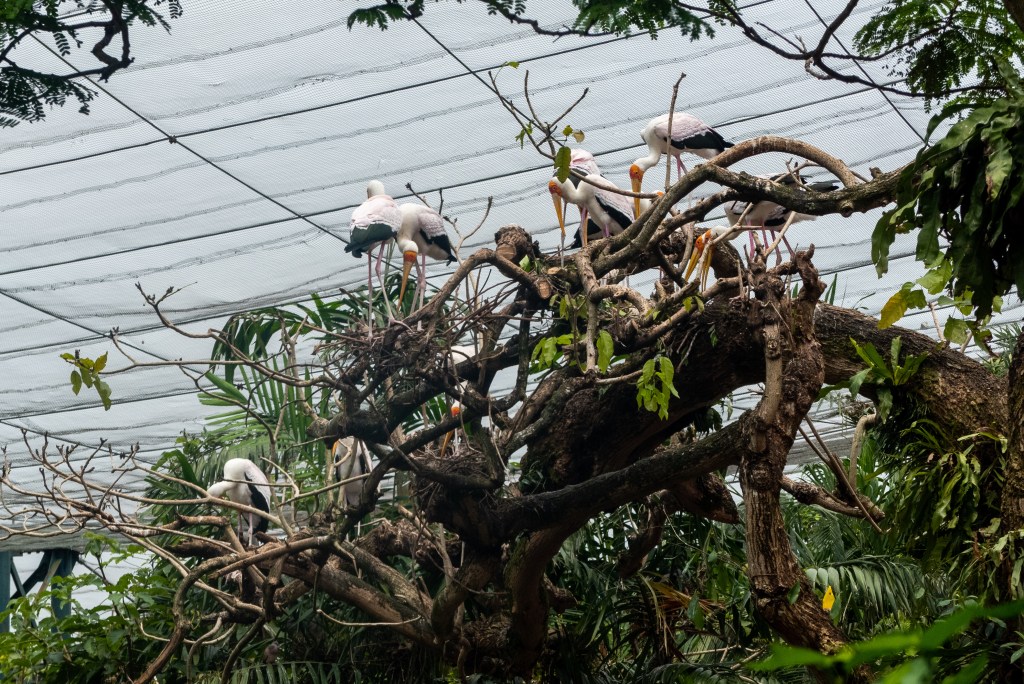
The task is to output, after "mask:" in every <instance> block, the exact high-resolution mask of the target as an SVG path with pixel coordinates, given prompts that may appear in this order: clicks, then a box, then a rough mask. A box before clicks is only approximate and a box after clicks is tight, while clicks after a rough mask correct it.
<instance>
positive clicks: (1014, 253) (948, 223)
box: [871, 66, 1024, 319]
mask: <svg viewBox="0 0 1024 684" xmlns="http://www.w3.org/2000/svg"><path fill="white" fill-rule="evenodd" d="M1002 74H1003V76H1004V77H1005V81H1006V84H1007V88H1008V89H1009V93H1010V94H1009V96H1008V97H1005V98H1000V99H997V100H995V101H994V102H992V104H990V105H988V106H984V107H980V108H978V109H976V110H975V111H973V112H972V113H971V114H969V115H968V116H967V117H966V118H965V119H964V120H963V121H960V122H959V123H957V124H956V125H954V126H953V128H952V129H951V130H950V132H949V133H948V134H947V135H946V137H945V138H943V139H942V140H940V141H938V142H937V143H935V145H933V146H932V147H928V148H925V149H923V150H921V151H920V152H919V153H918V155H917V159H916V160H915V161H914V163H913V164H912V165H910V166H908V167H907V169H906V170H905V171H904V172H903V174H902V176H901V177H900V182H899V187H898V190H897V197H896V208H895V209H891V210H889V211H887V212H886V213H885V214H884V215H883V216H882V218H881V220H879V222H878V225H877V226H876V227H875V231H874V235H873V236H872V246H871V255H872V259H873V260H874V261H875V264H876V268H877V269H878V272H879V274H882V273H884V272H885V271H886V270H887V269H888V256H889V247H890V245H892V243H893V241H894V240H895V237H896V234H897V233H906V232H909V231H911V230H914V229H918V230H920V233H919V234H918V239H917V258H918V260H919V261H923V262H925V263H926V264H928V265H934V264H936V263H937V262H938V260H939V259H940V257H941V256H942V251H941V249H940V246H939V242H940V240H943V241H946V242H948V247H947V248H946V250H945V257H946V258H947V259H948V260H949V261H950V262H951V263H952V275H951V277H950V279H949V287H950V288H951V289H952V293H953V295H954V296H955V297H964V298H965V299H966V298H969V299H970V301H971V303H972V304H973V305H974V307H975V309H976V315H977V317H978V318H979V319H981V318H984V317H986V316H988V315H989V314H990V313H991V312H992V308H993V303H994V302H995V301H996V298H997V297H1000V296H1002V295H1004V294H1006V293H1007V292H1009V290H1010V289H1011V288H1012V287H1014V286H1016V287H1017V288H1018V291H1024V233H1022V231H1021V230H1020V227H1021V226H1022V225H1024V206H1022V204H1021V199H1022V196H1024V125H1022V118H1021V117H1022V115H1024V89H1022V88H1021V85H1020V82H1019V80H1018V79H1017V76H1016V74H1015V73H1014V72H1013V71H1012V70H1011V69H1010V67H1008V66H1004V67H1003V68H1002ZM940 120H941V117H936V118H935V119H933V120H932V123H931V129H934V128H935V127H936V126H937V125H938V124H939V122H940Z"/></svg>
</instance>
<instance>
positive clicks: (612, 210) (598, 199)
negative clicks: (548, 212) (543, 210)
mask: <svg viewBox="0 0 1024 684" xmlns="http://www.w3.org/2000/svg"><path fill="white" fill-rule="evenodd" d="M586 181H590V182H581V183H580V184H579V185H578V186H573V184H572V183H571V182H569V181H568V180H566V181H564V182H559V181H558V179H557V178H552V179H551V180H550V181H548V192H550V193H551V199H552V201H553V202H554V204H555V214H557V216H558V225H559V227H560V228H561V229H562V235H565V215H564V214H563V213H562V205H561V202H560V201H559V200H561V199H565V200H566V201H568V202H571V203H573V204H575V205H576V206H578V207H579V208H580V214H581V219H580V225H581V226H586V225H587V219H588V218H589V219H591V220H592V221H593V222H594V223H595V224H597V227H598V228H600V229H601V232H602V233H603V234H604V236H605V237H608V236H609V235H618V234H619V233H621V232H622V231H624V230H625V229H626V228H628V227H629V225H630V224H631V223H632V222H633V215H632V213H631V212H632V207H631V205H630V201H629V198H628V197H626V196H625V195H620V194H618V193H616V192H612V191H611V190H609V189H607V188H615V186H614V185H613V184H612V183H611V182H610V181H608V180H606V179H604V178H602V177H601V176H598V175H596V174H590V175H588V176H587V177H586ZM598 186H603V187H598ZM616 189H617V188H616ZM588 232H589V231H588ZM584 244H586V241H585V240H584Z"/></svg>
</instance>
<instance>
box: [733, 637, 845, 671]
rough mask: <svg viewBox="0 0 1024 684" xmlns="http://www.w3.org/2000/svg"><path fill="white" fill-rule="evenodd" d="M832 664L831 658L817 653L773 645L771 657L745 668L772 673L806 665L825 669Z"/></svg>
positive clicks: (807, 649)
mask: <svg viewBox="0 0 1024 684" xmlns="http://www.w3.org/2000/svg"><path fill="white" fill-rule="evenodd" d="M832 662H833V660H832V659H831V658H829V657H828V656H826V655H823V654H821V653H819V652H818V651H814V650H811V649H809V648H799V647H797V646H784V645H782V644H778V643H775V644H772V646H771V655H769V656H768V657H767V658H765V659H764V660H761V661H759V662H753V663H750V664H749V665H748V666H747V667H749V668H750V669H751V670H754V671H755V672H772V671H774V670H784V669H786V668H790V667H801V666H808V665H809V666H812V667H821V668H825V667H828V666H829V665H831V664H832Z"/></svg>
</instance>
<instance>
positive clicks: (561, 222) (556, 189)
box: [548, 180, 565, 239]
mask: <svg viewBox="0 0 1024 684" xmlns="http://www.w3.org/2000/svg"><path fill="white" fill-rule="evenodd" d="M548 192H550V193H551V201H552V202H554V204H555V215H556V216H558V227H559V228H560V229H561V231H562V238H563V239H564V238H565V212H563V211H562V188H561V187H560V186H559V185H558V183H556V182H555V181H554V180H551V181H548Z"/></svg>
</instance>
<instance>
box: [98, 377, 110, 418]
mask: <svg viewBox="0 0 1024 684" xmlns="http://www.w3.org/2000/svg"><path fill="white" fill-rule="evenodd" d="M96 391H97V392H98V393H99V395H100V401H102V402H103V410H104V411H109V410H110V385H108V384H107V383H105V382H103V381H102V380H97V381H96Z"/></svg>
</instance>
